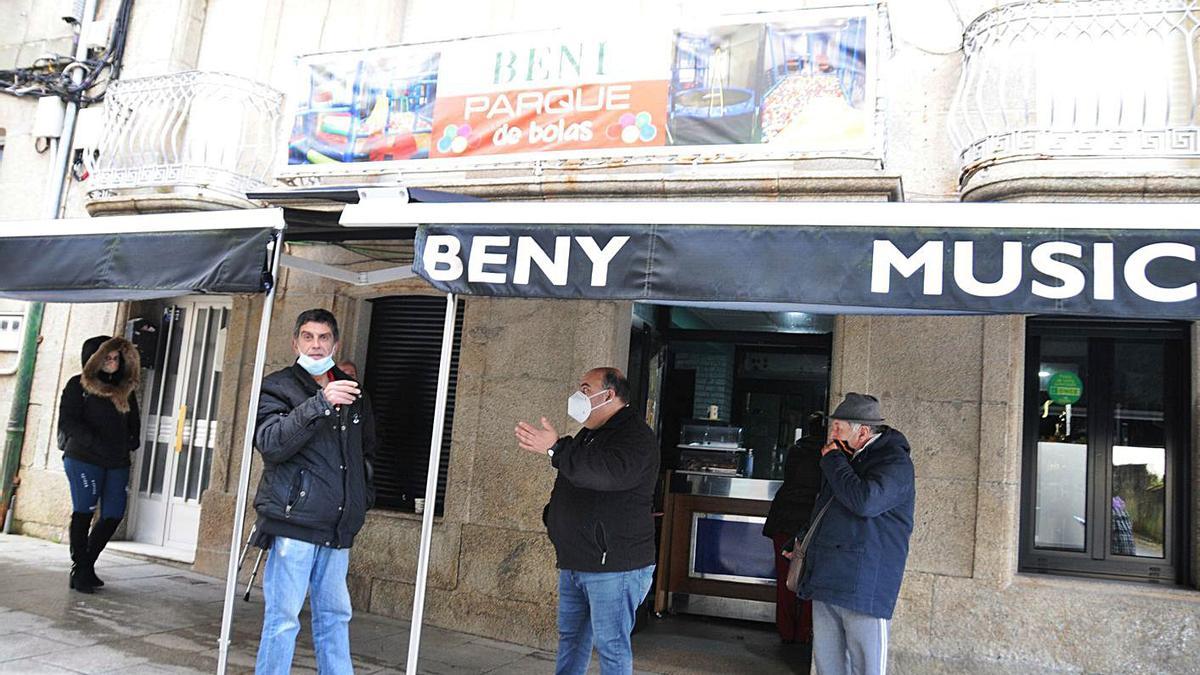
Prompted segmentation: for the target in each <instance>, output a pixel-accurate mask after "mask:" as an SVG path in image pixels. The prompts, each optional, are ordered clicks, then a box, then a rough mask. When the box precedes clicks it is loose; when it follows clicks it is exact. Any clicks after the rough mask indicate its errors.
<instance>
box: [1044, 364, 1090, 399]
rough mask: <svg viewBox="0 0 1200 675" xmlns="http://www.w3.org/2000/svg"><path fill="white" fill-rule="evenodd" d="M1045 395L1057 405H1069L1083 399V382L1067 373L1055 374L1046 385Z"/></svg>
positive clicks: (1073, 374) (1072, 374)
mask: <svg viewBox="0 0 1200 675" xmlns="http://www.w3.org/2000/svg"><path fill="white" fill-rule="evenodd" d="M1046 393H1047V394H1049V395H1050V400H1051V401H1052V402H1054V403H1055V404H1057V405H1070V404H1072V403H1075V402H1077V401H1079V399H1080V398H1082V397H1083V380H1081V379H1079V376H1078V375H1076V374H1075V373H1072V372H1069V371H1063V372H1060V373H1055V374H1054V375H1052V376H1051V377H1050V382H1049V383H1048V384H1047V385H1046Z"/></svg>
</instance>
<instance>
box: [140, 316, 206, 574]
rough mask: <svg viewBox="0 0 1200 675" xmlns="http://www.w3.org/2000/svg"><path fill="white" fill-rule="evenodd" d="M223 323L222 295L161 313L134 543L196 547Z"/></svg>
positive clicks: (147, 385)
mask: <svg viewBox="0 0 1200 675" xmlns="http://www.w3.org/2000/svg"><path fill="white" fill-rule="evenodd" d="M228 321H229V304H228V302H223V301H220V300H209V299H205V300H193V301H187V302H182V303H179V304H177V305H173V306H170V307H168V308H166V310H165V311H164V312H163V318H162V325H161V327H160V331H161V332H160V333H159V334H160V335H162V336H163V338H162V343H161V345H160V350H162V351H163V354H161V356H160V358H159V359H158V361H159V364H160V365H159V366H158V368H156V369H153V370H150V371H148V373H147V375H146V377H145V379H144V380H143V391H144V396H145V399H144V402H143V411H144V412H143V420H144V422H143V424H142V428H143V438H142V445H141V448H140V449H139V450H138V453H137V463H136V467H135V474H134V475H135V476H136V477H137V478H136V486H137V493H136V498H135V500H134V501H135V509H134V515H133V520H134V525H133V529H132V531H133V533H134V539H135V540H136V541H139V542H143V543H146V544H151V545H154V546H165V547H171V548H177V549H184V550H189V551H192V550H194V549H195V546H196V541H197V535H198V533H199V527H200V498H201V496H202V495H203V493H204V490H205V489H206V488H207V487H208V477H209V472H210V469H211V466H212V455H213V449H214V443H215V440H216V436H217V430H218V429H217V427H218V424H219V422H218V421H217V419H216V416H217V409H218V403H219V398H220V397H219V393H220V385H221V371H222V366H223V362H224V353H225V341H226V329H227V326H228ZM152 365H153V364H152Z"/></svg>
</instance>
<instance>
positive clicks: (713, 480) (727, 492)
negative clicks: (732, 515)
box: [671, 471, 783, 502]
mask: <svg viewBox="0 0 1200 675" xmlns="http://www.w3.org/2000/svg"><path fill="white" fill-rule="evenodd" d="M781 485H783V481H781V480H761V479H757V478H741V477H738V476H718V475H712V474H708V473H697V472H691V471H675V472H673V473H672V476H671V492H673V493H675V494H688V495H698V496H705V497H730V498H733V499H757V500H761V501H766V502H769V501H771V500H772V499H774V498H775V493H776V492H778V491H779V487H780V486H781Z"/></svg>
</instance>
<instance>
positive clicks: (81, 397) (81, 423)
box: [58, 335, 141, 593]
mask: <svg viewBox="0 0 1200 675" xmlns="http://www.w3.org/2000/svg"><path fill="white" fill-rule="evenodd" d="M82 361H83V372H82V373H80V374H79V375H76V376H75V377H72V378H71V379H70V380H68V381H67V386H65V387H63V392H62V398H60V399H59V404H58V447H59V449H60V450H62V451H63V467H64V468H65V469H66V473H67V482H68V483H69V484H70V486H71V507H72V513H71V527H70V538H71V581H70V585H71V588H73V589H75V590H77V591H80V592H81V593H91V592H93V591H94V590H95V589H96V588H97V587H99V586H103V585H104V582H103V581H101V580H100V578H99V577H97V576H96V570H95V564H96V558H97V557H98V556H99V555H100V552H101V551H103V550H104V546H105V545H106V544H108V540H109V539H111V538H112V536H113V533H114V532H116V531H117V526H118V525H120V524H121V519H122V518H124V517H125V500H126V494H125V489H126V487H127V486H128V485H129V466H130V464H131V462H130V460H129V454H130V453H131V452H133V451H134V450H136V449H137V447H138V445H139V443H140V438H139V436H140V435H141V424H140V421H139V419H138V415H139V411H138V404H137V396H135V395H134V390H135V389H137V384H138V377H139V375H140V372H141V360H140V359H139V357H138V352H137V349H136V348H134V346H133V344H132V343H131V342H129V341H128V340H125V339H123V338H119V337H109V336H107V335H100V336H97V337H94V338H90V339H88V340H87V341H86V342H84V343H83V353H82ZM97 503H98V504H99V507H100V520H99V522H97V523H96V526H95V527H92V528H91V533H90V534H89V532H88V529H89V526H90V525H91V522H92V516H93V514H95V512H96V506H97Z"/></svg>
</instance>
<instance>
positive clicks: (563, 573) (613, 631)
mask: <svg viewBox="0 0 1200 675" xmlns="http://www.w3.org/2000/svg"><path fill="white" fill-rule="evenodd" d="M653 578H654V565H650V566H648V567H642V568H641V569H636V570H629V571H628V572H574V571H571V570H559V571H558V665H557V667H556V668H555V671H554V672H555V673H556V674H557V675H575V674H577V673H585V672H587V669H588V664H589V663H590V662H591V660H592V644H593V642H594V643H595V645H596V651H598V652H600V672H601V673H603V675H617V674H619V673H632V672H633V647H632V646H631V645H630V644H629V634H630V633H631V632H633V623H634V620H635V619H636V618H637V608H638V605H640V604H642V600H644V599H645V597H646V593H647V592H649V590H650V581H651V580H652V579H653Z"/></svg>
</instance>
